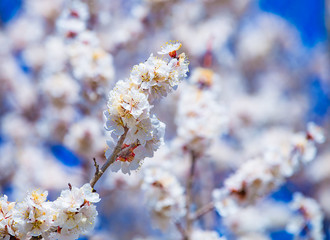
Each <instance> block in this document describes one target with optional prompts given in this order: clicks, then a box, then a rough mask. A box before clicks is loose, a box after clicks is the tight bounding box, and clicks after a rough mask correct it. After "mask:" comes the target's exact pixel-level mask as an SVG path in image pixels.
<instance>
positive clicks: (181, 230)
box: [175, 222, 187, 239]
mask: <svg viewBox="0 0 330 240" xmlns="http://www.w3.org/2000/svg"><path fill="white" fill-rule="evenodd" d="M175 226H176V228H177V229H178V231H179V232H180V233H181V235H182V238H183V239H186V236H187V234H186V231H185V230H184V228H183V227H182V224H181V223H180V222H175Z"/></svg>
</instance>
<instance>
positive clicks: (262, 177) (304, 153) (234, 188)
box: [213, 123, 325, 216]
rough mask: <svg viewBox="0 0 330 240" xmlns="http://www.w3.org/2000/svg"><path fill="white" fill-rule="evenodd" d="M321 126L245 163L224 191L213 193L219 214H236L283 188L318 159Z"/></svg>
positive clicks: (310, 129)
mask: <svg viewBox="0 0 330 240" xmlns="http://www.w3.org/2000/svg"><path fill="white" fill-rule="evenodd" d="M324 140H325V139H324V136H323V133H322V130H321V128H320V127H318V126H316V125H315V124H314V123H309V124H308V130H307V133H298V134H295V135H294V136H293V138H292V146H291V148H290V147H285V149H280V148H278V149H272V150H268V151H266V152H265V153H264V154H263V156H260V157H256V158H254V159H252V160H250V161H248V162H246V163H244V164H243V165H242V166H241V167H240V168H239V169H238V171H237V172H236V173H235V174H233V175H232V176H230V177H229V178H228V179H226V180H225V183H224V185H225V186H224V187H223V188H222V189H215V190H214V191H213V199H214V201H215V207H216V209H217V211H218V212H219V213H220V214H221V215H223V216H225V215H228V214H232V213H233V212H236V211H237V209H238V207H239V206H247V205H249V204H253V203H255V201H256V200H257V199H259V198H261V197H263V196H265V195H267V194H269V193H270V192H272V191H273V190H275V189H276V188H277V187H279V186H280V185H281V184H283V183H284V182H285V179H286V178H288V177H291V176H292V175H293V174H294V173H295V172H296V171H297V170H298V169H299V168H300V167H301V166H303V165H304V164H306V163H307V162H309V161H311V160H313V159H314V157H315V155H316V146H315V143H323V142H324Z"/></svg>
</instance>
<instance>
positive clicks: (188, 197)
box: [184, 151, 197, 240]
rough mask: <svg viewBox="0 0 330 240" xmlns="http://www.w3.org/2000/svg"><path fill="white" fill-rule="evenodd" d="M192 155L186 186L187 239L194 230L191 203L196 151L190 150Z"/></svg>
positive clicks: (187, 239)
mask: <svg viewBox="0 0 330 240" xmlns="http://www.w3.org/2000/svg"><path fill="white" fill-rule="evenodd" d="M190 155H191V165H190V171H189V176H188V180H187V187H186V211H187V213H186V236H185V238H184V239H185V240H189V239H190V235H191V230H192V223H193V221H191V212H190V208H191V204H192V202H193V196H192V187H193V184H194V172H195V165H196V159H197V156H196V154H195V153H194V151H190Z"/></svg>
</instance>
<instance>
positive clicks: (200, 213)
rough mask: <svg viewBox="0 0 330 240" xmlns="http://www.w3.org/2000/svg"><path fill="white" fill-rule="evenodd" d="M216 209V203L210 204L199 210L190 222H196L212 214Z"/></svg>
mask: <svg viewBox="0 0 330 240" xmlns="http://www.w3.org/2000/svg"><path fill="white" fill-rule="evenodd" d="M213 209H214V203H213V202H210V203H208V204H206V205H204V206H202V207H201V208H199V209H197V211H196V212H195V213H194V214H193V216H191V218H190V220H191V221H196V220H197V219H198V218H200V217H202V216H203V215H205V214H206V213H208V212H211V211H212V210H213Z"/></svg>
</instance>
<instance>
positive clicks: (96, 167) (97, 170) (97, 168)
mask: <svg viewBox="0 0 330 240" xmlns="http://www.w3.org/2000/svg"><path fill="white" fill-rule="evenodd" d="M93 161H94V167H95V174H98V173H99V171H100V165H98V164H97V162H96V159H95V158H93Z"/></svg>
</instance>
